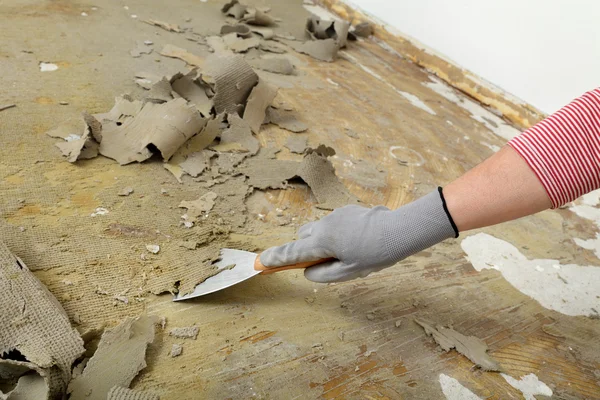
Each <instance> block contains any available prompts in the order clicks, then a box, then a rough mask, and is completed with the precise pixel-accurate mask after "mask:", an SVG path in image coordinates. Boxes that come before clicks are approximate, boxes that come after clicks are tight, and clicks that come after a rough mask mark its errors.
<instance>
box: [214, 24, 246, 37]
mask: <svg viewBox="0 0 600 400" xmlns="http://www.w3.org/2000/svg"><path fill="white" fill-rule="evenodd" d="M229 33H235V34H236V35H237V36H239V37H243V38H247V37H251V36H252V32H251V31H250V28H249V27H248V25H244V24H237V25H223V26H222V27H221V35H227V34H229Z"/></svg>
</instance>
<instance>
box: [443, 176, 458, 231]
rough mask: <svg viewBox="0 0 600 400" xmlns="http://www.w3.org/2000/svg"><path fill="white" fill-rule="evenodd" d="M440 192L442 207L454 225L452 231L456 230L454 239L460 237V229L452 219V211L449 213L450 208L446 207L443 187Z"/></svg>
mask: <svg viewBox="0 0 600 400" xmlns="http://www.w3.org/2000/svg"><path fill="white" fill-rule="evenodd" d="M438 192H439V193H440V198H441V199H442V206H443V207H444V211H445V212H446V215H447V216H448V220H449V221H450V225H452V229H454V234H455V236H454V238H457V237H458V228H457V227H456V224H455V223H454V220H453V219H452V215H450V211H448V206H447V205H446V199H445V198H444V192H443V191H442V187H441V186H438Z"/></svg>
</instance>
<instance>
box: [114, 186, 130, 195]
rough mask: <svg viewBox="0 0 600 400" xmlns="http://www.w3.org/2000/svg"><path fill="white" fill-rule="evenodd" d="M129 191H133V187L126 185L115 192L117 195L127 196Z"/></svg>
mask: <svg viewBox="0 0 600 400" xmlns="http://www.w3.org/2000/svg"><path fill="white" fill-rule="evenodd" d="M131 193H133V188H131V187H126V188H124V189H123V190H121V191H120V192H119V193H117V194H118V195H119V196H129V195H130V194H131Z"/></svg>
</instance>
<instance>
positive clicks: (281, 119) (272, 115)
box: [264, 107, 308, 133]
mask: <svg viewBox="0 0 600 400" xmlns="http://www.w3.org/2000/svg"><path fill="white" fill-rule="evenodd" d="M264 123H271V124H275V125H277V126H279V127H280V128H283V129H285V130H288V131H290V132H294V133H300V132H304V131H306V130H307V129H308V126H307V125H306V124H305V123H304V122H302V121H300V120H299V119H298V118H297V116H296V113H295V112H293V111H286V110H283V109H277V108H273V107H269V108H267V112H266V116H265V120H264Z"/></svg>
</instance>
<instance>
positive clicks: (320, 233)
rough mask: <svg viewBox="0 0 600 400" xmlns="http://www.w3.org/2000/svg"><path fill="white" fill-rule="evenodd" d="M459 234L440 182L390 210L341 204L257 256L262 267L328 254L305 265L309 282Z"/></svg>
mask: <svg viewBox="0 0 600 400" xmlns="http://www.w3.org/2000/svg"><path fill="white" fill-rule="evenodd" d="M451 237H458V230H457V229H456V227H455V225H454V222H452V220H451V217H450V214H449V213H448V212H447V211H446V207H445V203H444V201H443V194H442V191H441V188H439V189H438V190H436V191H434V192H432V193H430V194H428V195H427V196H424V197H422V198H420V199H418V200H416V201H414V202H412V203H410V204H407V205H405V206H403V207H400V208H399V209H397V210H394V211H391V210H389V209H388V208H386V207H383V206H378V207H375V208H371V209H370V208H365V207H360V206H354V205H352V206H346V207H342V208H339V209H336V210H335V211H333V212H332V213H331V214H329V215H327V216H326V217H324V218H322V219H321V220H319V221H315V222H310V223H308V224H306V225H303V226H302V227H301V228H300V229H299V230H298V240H297V241H295V242H291V243H288V244H285V245H283V246H279V247H272V248H270V249H268V250H266V251H265V252H263V253H262V254H261V256H260V261H261V262H262V263H263V264H264V265H265V266H266V267H281V266H285V265H290V264H295V263H299V262H305V261H314V260H318V259H321V258H330V257H333V258H335V259H336V260H334V261H330V262H327V263H324V264H319V265H316V266H314V267H310V268H307V269H306V270H305V271H304V275H305V276H306V278H307V279H309V280H311V281H314V282H323V283H327V282H343V281H348V280H351V279H355V278H358V277H362V278H364V277H365V276H367V275H369V274H370V273H371V272H376V271H380V270H382V269H383V268H386V267H390V266H392V265H394V264H395V263H396V262H398V261H400V260H402V259H404V258H406V257H408V256H410V255H412V254H414V253H417V252H419V251H421V250H424V249H426V248H428V247H431V246H433V245H434V244H437V243H439V242H441V241H443V240H445V239H448V238H451Z"/></svg>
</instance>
